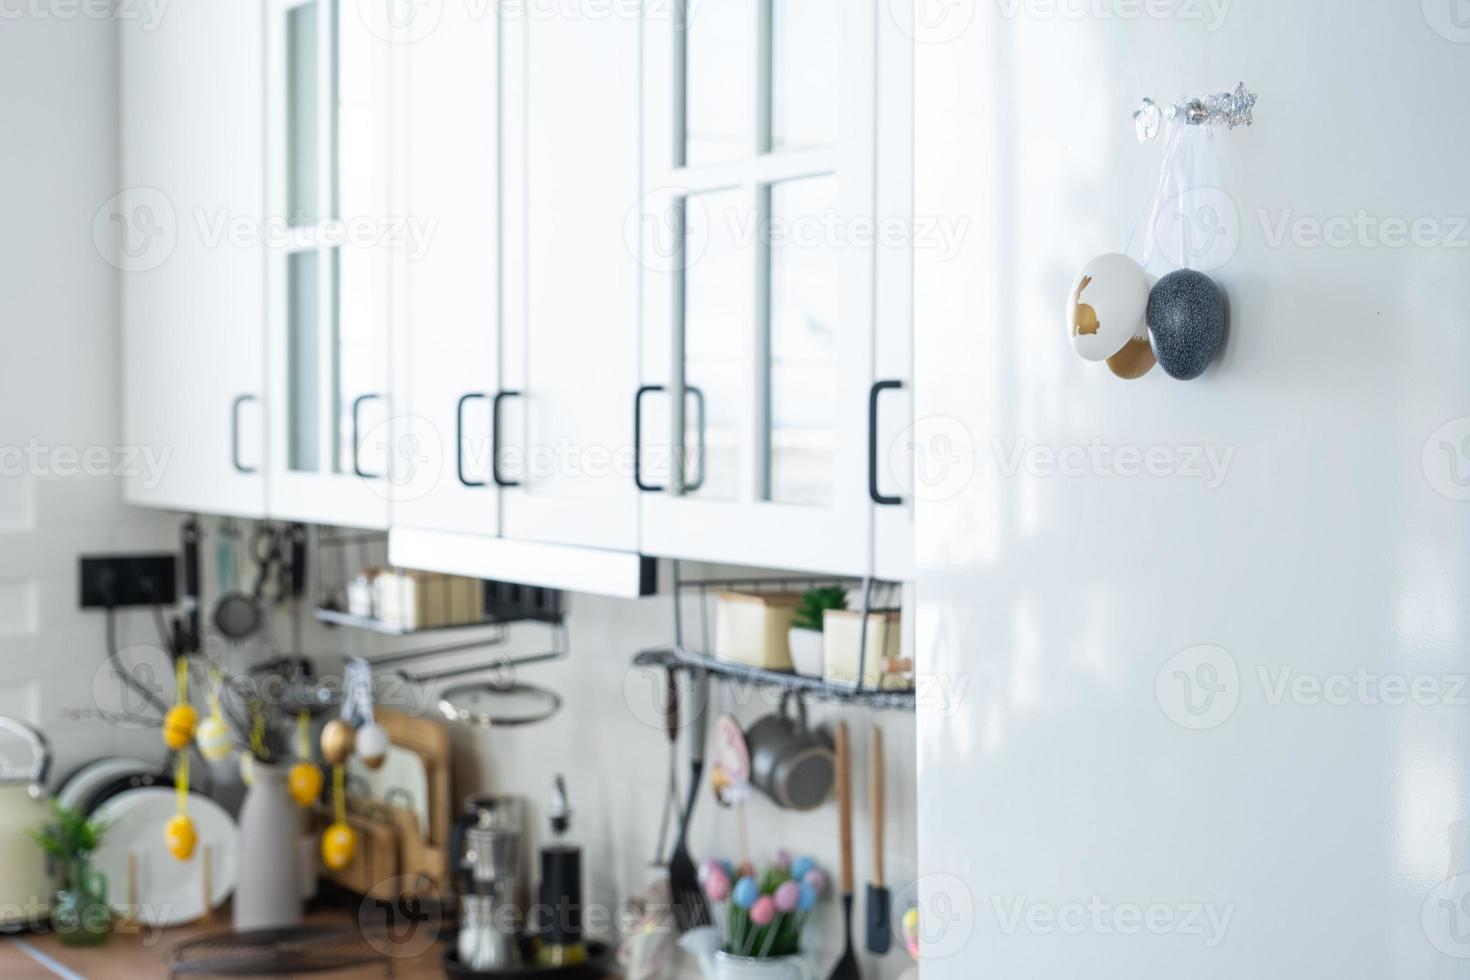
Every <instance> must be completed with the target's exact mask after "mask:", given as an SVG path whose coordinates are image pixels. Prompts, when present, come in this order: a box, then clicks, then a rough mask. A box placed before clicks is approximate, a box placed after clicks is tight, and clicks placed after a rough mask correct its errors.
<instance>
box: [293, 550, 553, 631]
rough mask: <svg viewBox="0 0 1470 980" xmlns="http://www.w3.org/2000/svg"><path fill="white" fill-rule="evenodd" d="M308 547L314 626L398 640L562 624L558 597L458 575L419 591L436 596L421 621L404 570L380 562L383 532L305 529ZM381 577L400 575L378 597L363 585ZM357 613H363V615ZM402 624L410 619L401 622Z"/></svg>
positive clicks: (431, 578)
mask: <svg viewBox="0 0 1470 980" xmlns="http://www.w3.org/2000/svg"><path fill="white" fill-rule="evenodd" d="M311 544H312V551H313V553H314V556H315V559H316V561H315V576H314V581H313V589H312V595H313V597H314V601H313V606H314V610H313V613H314V615H315V617H316V619H317V621H318V622H322V623H328V624H331V625H334V626H345V627H348V628H350V629H359V630H365V631H368V632H371V633H377V634H380V635H383V636H396V637H405V636H415V635H418V634H420V633H439V632H444V631H446V630H473V629H477V628H482V627H487V626H498V627H504V626H505V625H507V624H510V623H521V622H528V621H530V622H541V623H548V624H551V625H557V624H559V623H561V622H562V620H563V618H564V608H565V603H564V602H563V597H562V594H561V593H560V592H559V591H557V590H555V589H543V588H538V587H535V586H528V585H517V584H515V583H511V582H491V581H473V580H470V579H467V578H465V577H463V576H432V575H431V576H429V578H428V584H427V585H426V586H425V588H426V589H427V590H428V591H429V593H430V595H437V596H439V600H438V601H436V602H427V601H426V602H424V603H422V605H424V606H434V607H436V608H437V609H438V613H437V614H436V615H435V616H434V617H432V618H431V617H427V616H425V617H421V616H420V615H419V612H420V610H419V609H418V606H419V605H420V604H419V603H416V602H415V601H413V600H412V599H411V598H410V595H409V591H408V584H407V583H406V582H405V581H404V580H403V579H402V577H401V574H400V573H403V572H404V570H403V569H401V568H398V567H396V566H393V565H391V564H390V563H389V561H388V535H387V533H386V532H382V531H352V530H344V529H340V528H313V529H312V534H311ZM381 574H391V575H398V576H400V577H399V578H398V583H399V584H398V587H397V588H396V589H395V588H394V587H393V586H392V585H389V586H387V591H386V592H385V593H383V595H381V596H380V595H379V594H378V593H377V590H375V589H372V588H371V587H370V582H371V580H372V579H373V578H374V577H376V576H378V575H381ZM390 581H391V580H390ZM450 583H453V585H452V588H453V590H454V598H453V599H451V598H450V592H451V585H450ZM435 589H437V590H438V591H437V592H435V591H434V590H435ZM354 594H355V596H356V600H355V601H354ZM380 598H385V599H391V600H393V601H392V602H386V601H385V602H384V603H383V604H384V605H385V606H391V607H393V608H394V609H395V610H397V611H398V613H399V615H396V616H392V615H390V616H384V615H382V614H381V613H382V609H380V608H378V606H379V599H380ZM451 604H452V605H453V606H454V609H453V611H452V614H451V610H450V609H449V608H448V607H449V606H450V605H451ZM363 609H368V610H370V611H368V612H364V611H363ZM409 619H411V620H413V621H412V622H407V621H405V620H409ZM420 619H424V620H428V621H419V620H420ZM483 642H486V643H492V642H499V641H498V640H493V639H492V640H486V641H483Z"/></svg>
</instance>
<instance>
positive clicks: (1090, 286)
mask: <svg viewBox="0 0 1470 980" xmlns="http://www.w3.org/2000/svg"><path fill="white" fill-rule="evenodd" d="M1148 292H1149V280H1148V274H1147V273H1146V272H1144V271H1143V267H1142V266H1140V265H1139V264H1138V263H1137V262H1135V261H1134V260H1133V259H1130V258H1129V257H1128V256H1126V255H1121V254H1118V253H1116V252H1109V253H1108V254H1106V255H1099V256H1098V257H1097V258H1095V259H1093V260H1092V261H1090V262H1088V263H1087V264H1086V265H1085V266H1083V267H1082V271H1081V272H1079V273H1078V274H1077V278H1076V280H1075V281H1074V282H1073V283H1072V292H1071V294H1070V295H1069V297H1068V300H1067V331H1068V333H1069V334H1070V335H1071V337H1072V348H1073V349H1074V350H1075V351H1076V352H1077V353H1078V355H1079V356H1081V357H1082V358H1083V359H1085V360H1089V361H1106V360H1107V359H1108V358H1110V357H1112V356H1113V355H1114V354H1117V353H1118V352H1119V351H1121V350H1122V349H1123V348H1124V347H1126V346H1127V345H1128V342H1129V341H1130V340H1132V339H1133V338H1134V337H1136V336H1146V334H1145V328H1144V315H1145V313H1146V312H1147V311H1148Z"/></svg>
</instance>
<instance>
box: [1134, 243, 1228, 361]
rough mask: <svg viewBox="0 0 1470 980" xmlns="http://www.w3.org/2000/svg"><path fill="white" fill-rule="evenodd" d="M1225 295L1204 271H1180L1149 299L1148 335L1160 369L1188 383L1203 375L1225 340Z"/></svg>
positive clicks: (1155, 287) (1150, 295) (1164, 279)
mask: <svg viewBox="0 0 1470 980" xmlns="http://www.w3.org/2000/svg"><path fill="white" fill-rule="evenodd" d="M1225 319H1226V310H1225V293H1224V292H1223V291H1222V290H1221V289H1220V287H1219V286H1217V285H1215V281H1214V280H1213V279H1211V278H1210V277H1209V276H1207V275H1205V274H1204V273H1203V272H1196V271H1194V270H1193V269H1179V270H1178V271H1176V272H1171V273H1169V274H1168V275H1167V276H1165V277H1164V278H1162V279H1160V280H1159V281H1158V283H1157V284H1156V285H1155V286H1154V288H1153V292H1152V293H1150V294H1149V297H1148V335H1149V340H1150V342H1151V343H1152V344H1153V352H1154V356H1155V357H1156V358H1158V361H1159V366H1160V367H1162V368H1163V369H1164V371H1165V372H1166V373H1167V374H1168V375H1169V377H1171V378H1178V379H1179V380H1181V381H1189V380H1191V379H1193V378H1197V377H1199V376H1200V375H1201V374H1203V373H1204V370H1205V368H1207V367H1209V366H1210V362H1211V361H1213V360H1214V359H1215V355H1216V354H1218V353H1219V352H1220V345H1221V344H1222V343H1224V341H1225Z"/></svg>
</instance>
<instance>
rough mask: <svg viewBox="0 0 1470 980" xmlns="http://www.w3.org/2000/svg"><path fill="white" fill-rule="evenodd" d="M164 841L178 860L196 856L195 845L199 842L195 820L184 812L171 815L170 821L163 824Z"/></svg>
mask: <svg viewBox="0 0 1470 980" xmlns="http://www.w3.org/2000/svg"><path fill="white" fill-rule="evenodd" d="M163 842H164V844H165V845H167V847H168V852H169V853H170V854H172V855H173V856H174V858H175V859H176V860H179V861H187V860H189V858H191V857H193V856H194V846H195V845H196V844H198V843H199V832H198V831H197V830H195V829H194V821H193V820H191V819H189V817H188V816H187V815H186V814H183V813H179V814H175V815H174V816H172V817H169V819H168V823H166V824H164V825H163Z"/></svg>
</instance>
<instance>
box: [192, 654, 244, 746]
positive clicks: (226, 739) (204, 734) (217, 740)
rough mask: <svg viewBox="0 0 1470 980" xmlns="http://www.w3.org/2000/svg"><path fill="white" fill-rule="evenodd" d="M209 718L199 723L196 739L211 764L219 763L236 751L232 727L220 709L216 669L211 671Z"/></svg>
mask: <svg viewBox="0 0 1470 980" xmlns="http://www.w3.org/2000/svg"><path fill="white" fill-rule="evenodd" d="M210 682H211V683H210V692H209V717H208V718H205V719H204V720H203V721H202V722H200V723H199V730H198V731H197V732H195V734H194V739H195V741H196V742H197V743H198V745H199V751H200V753H201V754H202V755H203V756H204V758H206V759H208V760H209V761H210V762H219V761H220V760H221V759H224V758H225V757H227V756H228V755H229V754H230V753H231V752H233V751H234V750H235V745H234V741H233V740H232V739H231V737H230V726H229V724H228V723H227V722H226V721H225V716H224V713H223V712H221V711H220V707H219V685H220V676H219V671H218V670H216V669H211V670H210Z"/></svg>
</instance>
